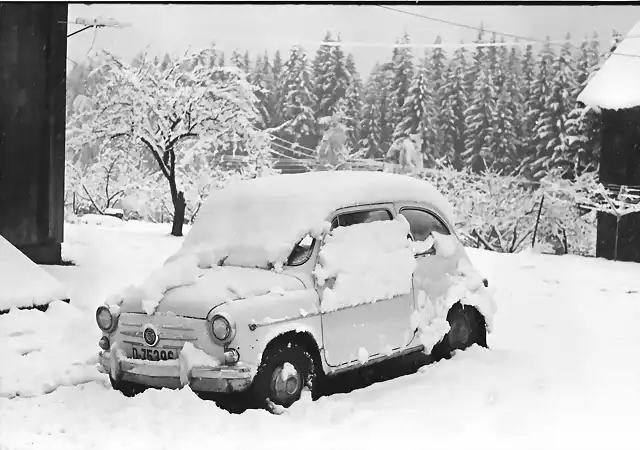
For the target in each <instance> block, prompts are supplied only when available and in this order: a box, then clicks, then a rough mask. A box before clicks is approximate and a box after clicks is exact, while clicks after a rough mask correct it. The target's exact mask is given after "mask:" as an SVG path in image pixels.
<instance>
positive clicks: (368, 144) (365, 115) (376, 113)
mask: <svg viewBox="0 0 640 450" xmlns="http://www.w3.org/2000/svg"><path fill="white" fill-rule="evenodd" d="M384 85H385V79H384V72H383V71H382V70H381V69H380V66H379V64H376V65H375V67H374V68H373V70H372V71H371V74H370V75H369V81H368V82H367V84H366V86H365V104H364V108H363V112H362V124H361V131H360V143H359V144H360V149H361V151H362V152H365V155H366V156H367V157H368V158H381V157H382V156H383V150H382V122H383V116H382V111H381V103H382V94H383V91H384Z"/></svg>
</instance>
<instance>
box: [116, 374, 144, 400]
mask: <svg viewBox="0 0 640 450" xmlns="http://www.w3.org/2000/svg"><path fill="white" fill-rule="evenodd" d="M109 381H110V382H111V387H112V388H113V389H115V390H116V391H120V392H121V393H122V394H123V395H124V396H125V397H135V396H136V395H138V394H141V393H142V392H144V391H145V390H146V387H145V386H141V385H139V384H136V383H131V382H130V381H123V380H120V381H117V380H114V379H113V377H111V375H109Z"/></svg>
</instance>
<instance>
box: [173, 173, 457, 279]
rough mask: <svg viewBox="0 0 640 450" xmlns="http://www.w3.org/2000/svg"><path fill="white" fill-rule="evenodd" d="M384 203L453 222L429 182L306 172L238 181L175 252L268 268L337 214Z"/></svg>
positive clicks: (206, 209)
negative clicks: (419, 207)
mask: <svg viewBox="0 0 640 450" xmlns="http://www.w3.org/2000/svg"><path fill="white" fill-rule="evenodd" d="M391 201H415V202H427V203H430V204H431V205H433V206H434V207H435V208H436V209H437V211H438V212H440V213H441V214H442V215H443V216H444V218H445V219H446V220H447V221H449V222H450V223H453V209H452V208H451V205H450V204H449V202H448V201H447V200H446V199H445V197H444V196H443V195H442V194H441V193H440V192H438V191H437V190H436V189H435V188H434V187H433V186H432V185H431V184H430V183H429V182H427V181H423V180H419V179H416V178H412V177H409V176H406V175H398V174H390V173H382V172H351V171H336V172H310V173H303V174H291V175H274V176H269V177H262V178H256V179H252V180H243V181H237V182H234V183H232V184H230V185H229V186H228V187H226V188H225V189H222V190H214V191H212V192H211V194H210V196H209V197H208V198H207V200H206V201H205V202H204V204H203V206H202V209H201V210H200V212H199V213H198V217H197V219H196V221H195V223H194V225H193V227H192V228H191V231H190V232H189V234H188V236H187V237H186V238H185V240H184V243H183V246H182V248H181V249H180V251H179V252H178V253H177V254H176V255H174V256H173V257H172V258H170V259H171V260H173V259H175V258H176V257H177V256H179V255H183V254H194V253H195V254H198V255H199V256H200V265H201V266H202V267H207V266H213V265H216V264H218V263H219V262H220V261H221V260H223V259H224V263H225V264H228V265H238V266H247V267H267V266H268V265H269V264H275V265H277V264H278V263H282V262H283V261H285V260H286V259H287V257H288V256H289V254H290V253H291V250H292V249H293V246H294V245H295V243H296V242H298V241H299V240H300V239H301V238H303V237H304V236H305V235H306V234H307V233H310V234H311V235H313V236H319V235H320V234H321V233H322V231H323V229H324V227H326V226H327V225H328V224H326V220H327V218H328V216H329V215H330V214H331V213H332V212H333V211H335V210H336V209H339V208H343V207H348V206H355V205H363V204H369V203H379V202H391Z"/></svg>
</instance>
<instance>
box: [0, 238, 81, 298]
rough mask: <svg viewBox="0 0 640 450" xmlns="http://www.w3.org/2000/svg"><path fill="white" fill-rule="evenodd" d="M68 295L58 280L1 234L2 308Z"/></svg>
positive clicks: (0, 277) (0, 285) (0, 292)
mask: <svg viewBox="0 0 640 450" xmlns="http://www.w3.org/2000/svg"><path fill="white" fill-rule="evenodd" d="M68 298H69V297H68V296H67V294H66V292H65V289H64V288H63V286H62V285H61V284H60V282H58V280H56V279H55V278H54V277H52V276H51V275H49V274H48V273H47V272H46V271H45V270H44V269H42V268H41V267H39V266H38V265H37V264H35V263H34V262H33V261H31V260H30V259H29V258H27V257H26V256H25V255H24V253H22V252H21V251H20V250H18V249H17V248H15V247H14V246H13V245H11V244H10V243H9V241H7V240H6V239H5V238H3V237H2V236H0V311H2V310H7V309H11V308H17V307H28V306H34V305H47V304H49V303H51V302H53V301H56V300H66V299H68Z"/></svg>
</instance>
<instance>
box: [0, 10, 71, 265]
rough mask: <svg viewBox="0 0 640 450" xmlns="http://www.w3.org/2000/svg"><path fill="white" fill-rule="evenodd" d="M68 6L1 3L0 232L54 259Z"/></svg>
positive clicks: (39, 257) (60, 203) (35, 254)
mask: <svg viewBox="0 0 640 450" xmlns="http://www.w3.org/2000/svg"><path fill="white" fill-rule="evenodd" d="M66 21H67V4H66V3H59V2H50V3H0V234H2V235H3V236H4V237H5V238H6V239H7V240H8V241H9V242H11V243H12V244H13V245H15V246H16V247H18V248H19V249H20V250H22V251H23V252H24V253H25V254H27V256H29V257H30V258H32V259H33V260H34V261H36V262H38V263H44V264H47V263H57V262H60V260H61V255H60V244H61V243H62V238H63V225H64V146H65V92H66V83H65V80H66V56H67V38H66V35H67V25H66Z"/></svg>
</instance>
